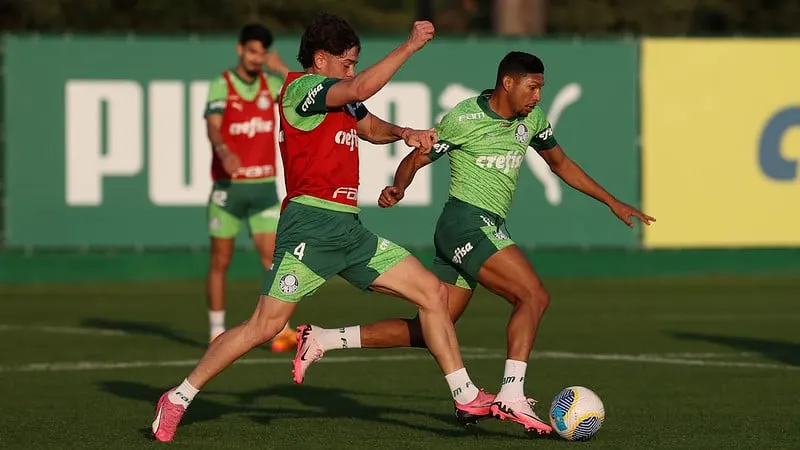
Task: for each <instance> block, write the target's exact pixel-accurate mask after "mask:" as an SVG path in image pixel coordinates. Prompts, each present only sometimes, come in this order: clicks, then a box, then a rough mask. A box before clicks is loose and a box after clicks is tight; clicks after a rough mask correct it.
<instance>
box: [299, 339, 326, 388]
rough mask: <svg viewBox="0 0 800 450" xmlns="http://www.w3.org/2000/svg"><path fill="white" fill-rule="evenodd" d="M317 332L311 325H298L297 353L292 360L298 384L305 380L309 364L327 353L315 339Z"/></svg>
mask: <svg viewBox="0 0 800 450" xmlns="http://www.w3.org/2000/svg"><path fill="white" fill-rule="evenodd" d="M315 334H316V330H315V329H314V327H313V326H311V325H300V326H299V327H297V353H295V355H294V361H292V379H294V382H295V383H297V384H301V383H302V382H303V378H305V376H306V370H308V366H310V365H311V364H312V363H314V362H317V361H319V360H320V359H322V355H324V354H325V351H324V350H322V347H320V345H319V343H318V342H317V340H316V339H315Z"/></svg>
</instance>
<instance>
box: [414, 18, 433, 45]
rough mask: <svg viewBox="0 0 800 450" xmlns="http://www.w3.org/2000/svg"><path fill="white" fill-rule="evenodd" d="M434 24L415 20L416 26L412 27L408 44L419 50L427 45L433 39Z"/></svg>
mask: <svg viewBox="0 0 800 450" xmlns="http://www.w3.org/2000/svg"><path fill="white" fill-rule="evenodd" d="M434 31H435V30H434V28H433V24H432V23H430V22H428V21H426V20H422V21H418V22H414V27H413V28H411V36H410V37H409V38H408V45H409V46H410V47H411V48H412V49H414V51H417V50H419V49H421V48H422V47H424V46H425V44H426V43H427V42H428V41H430V40H431V39H433V33H434Z"/></svg>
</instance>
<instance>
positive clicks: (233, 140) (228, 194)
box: [205, 24, 297, 351]
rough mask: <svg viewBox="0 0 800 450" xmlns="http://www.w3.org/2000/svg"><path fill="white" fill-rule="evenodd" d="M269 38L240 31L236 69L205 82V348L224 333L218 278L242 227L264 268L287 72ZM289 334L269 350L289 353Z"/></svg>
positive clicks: (270, 241)
mask: <svg viewBox="0 0 800 450" xmlns="http://www.w3.org/2000/svg"><path fill="white" fill-rule="evenodd" d="M271 45H272V33H271V32H270V31H269V30H268V29H267V28H265V27H264V26H262V25H259V24H248V25H245V26H244V27H242V29H241V31H240V32H239V42H238V44H237V46H236V51H237V53H238V54H239V63H238V64H237V66H236V67H234V68H232V69H230V70H226V71H224V72H223V73H222V74H221V75H219V76H218V77H217V78H215V79H214V80H212V81H211V84H210V86H209V91H208V100H207V103H206V111H205V119H206V124H207V130H208V138H209V140H210V142H211V145H212V147H213V149H214V155H213V160H212V165H211V176H212V178H213V181H214V186H213V190H212V192H211V195H210V196H209V201H208V227H209V230H208V232H209V235H210V237H211V261H210V264H209V268H208V275H207V279H206V286H207V302H208V320H209V327H210V341H213V340H214V339H215V338H216V337H217V336H219V335H220V334H222V333H223V332H224V331H225V278H226V274H227V272H228V267H229V266H230V263H231V259H232V257H233V251H234V241H235V239H236V236H237V235H238V234H239V230H240V229H241V225H242V222H246V223H247V227H248V229H249V232H250V235H251V237H252V239H253V243H254V244H255V247H256V249H257V250H258V253H259V255H260V256H261V262H262V263H263V265H264V268H265V269H267V270H268V269H269V266H270V264H271V263H272V253H273V251H274V249H275V230H276V229H277V227H278V215H279V211H278V209H279V207H280V203H279V202H278V192H277V189H276V185H275V179H276V176H277V174H276V162H277V161H276V154H277V149H276V145H275V144H276V142H277V140H276V138H275V133H276V130H277V128H278V120H277V119H278V118H277V115H276V114H275V107H274V104H275V101H276V100H277V98H278V94H279V93H280V90H281V86H282V85H283V78H280V77H277V76H275V75H272V74H271V73H266V72H264V70H263V68H264V67H266V68H267V70H268V71H269V72H273V73H280V74H281V75H283V77H286V75H287V74H288V73H289V68H288V67H287V66H286V64H284V63H283V61H282V60H281V58H280V56H278V54H277V52H275V51H274V50H273V51H270V46H271ZM296 344H297V338H296V333H295V332H294V331H293V330H291V329H290V328H289V327H288V324H287V326H286V327H285V329H284V330H283V331H282V332H281V333H279V334H278V335H277V336H276V337H275V339H273V340H272V344H271V349H272V351H287V350H291V349H293V348H294V347H295V345H296Z"/></svg>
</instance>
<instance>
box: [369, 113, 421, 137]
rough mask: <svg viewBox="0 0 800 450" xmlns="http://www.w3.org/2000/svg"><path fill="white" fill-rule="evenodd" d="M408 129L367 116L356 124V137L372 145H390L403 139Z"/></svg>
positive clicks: (370, 115)
mask: <svg viewBox="0 0 800 450" xmlns="http://www.w3.org/2000/svg"><path fill="white" fill-rule="evenodd" d="M410 131H411V130H410V129H409V128H404V127H399V126H397V125H395V124H393V123H389V122H386V121H385V120H381V119H380V118H378V117H376V116H374V115H372V114H369V115H367V117H365V118H364V119H363V120H361V121H359V123H358V137H360V138H362V139H364V140H366V141H368V142H371V143H373V144H391V143H392V142H396V141H399V140H401V139H404V138H405V135H406V134H407V133H408V132H410Z"/></svg>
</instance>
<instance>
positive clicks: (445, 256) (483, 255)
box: [433, 197, 514, 289]
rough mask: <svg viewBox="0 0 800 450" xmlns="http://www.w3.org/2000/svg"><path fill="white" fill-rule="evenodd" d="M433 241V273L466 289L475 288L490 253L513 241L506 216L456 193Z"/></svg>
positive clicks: (438, 223)
mask: <svg viewBox="0 0 800 450" xmlns="http://www.w3.org/2000/svg"><path fill="white" fill-rule="evenodd" d="M433 242H434V245H435V246H436V256H435V258H434V260H433V273H434V274H436V276H437V277H439V279H440V280H441V281H442V282H444V283H447V284H452V285H454V286H459V287H463V288H466V289H475V286H476V285H477V284H478V282H477V280H478V271H479V270H481V266H483V263H485V262H486V260H487V259H489V257H490V256H492V255H494V254H495V253H497V252H498V251H500V250H502V249H504V248H506V247H508V246H510V245H514V241H512V240H511V238H510V237H509V236H508V230H507V229H506V225H505V219H503V218H502V217H500V216H498V215H497V214H494V213H491V212H489V211H486V210H485V209H481V208H478V207H477V206H473V205H471V204H469V203H467V202H464V201H461V200H459V199H457V198H455V197H450V199H449V200H448V201H447V203H446V204H445V205H444V209H443V210H442V214H441V215H440V216H439V221H438V222H437V223H436V232H435V233H434V237H433Z"/></svg>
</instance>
